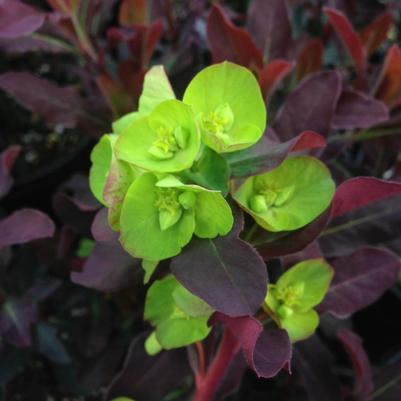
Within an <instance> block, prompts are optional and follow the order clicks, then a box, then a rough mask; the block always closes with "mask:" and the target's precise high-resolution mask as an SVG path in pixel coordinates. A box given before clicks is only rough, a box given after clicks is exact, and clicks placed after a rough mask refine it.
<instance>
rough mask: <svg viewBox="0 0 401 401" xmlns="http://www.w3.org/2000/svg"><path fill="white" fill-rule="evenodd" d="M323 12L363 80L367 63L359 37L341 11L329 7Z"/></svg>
mask: <svg viewBox="0 0 401 401" xmlns="http://www.w3.org/2000/svg"><path fill="white" fill-rule="evenodd" d="M323 11H324V13H325V14H326V15H327V17H328V19H329V22H330V24H331V25H332V27H333V28H334V30H335V32H336V33H337V35H338V36H339V38H340V39H341V41H342V43H343V44H344V46H345V47H346V49H347V50H348V52H349V54H350V55H351V57H352V60H353V61H354V64H355V68H356V70H357V72H358V75H359V76H360V78H362V79H363V78H364V77H365V75H366V69H367V65H368V63H367V58H366V53H365V49H364V48H363V45H362V41H361V39H360V37H359V36H358V34H357V33H356V32H355V30H354V28H353V27H352V25H351V22H350V21H349V20H348V18H347V17H346V16H345V15H344V14H343V13H342V12H341V11H338V10H335V9H334V8H330V7H324V8H323Z"/></svg>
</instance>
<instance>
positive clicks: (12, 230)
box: [0, 209, 55, 248]
mask: <svg viewBox="0 0 401 401" xmlns="http://www.w3.org/2000/svg"><path fill="white" fill-rule="evenodd" d="M54 230H55V226H54V223H53V221H52V220H51V219H50V218H49V217H48V216H47V215H46V214H44V213H42V212H40V211H39V210H33V209H21V210H17V211H16V212H14V213H13V214H11V215H10V216H8V217H6V218H5V219H3V220H0V248H1V247H3V246H9V245H16V244H24V243H26V242H30V241H34V240H36V239H40V238H46V237H51V236H53V234H54Z"/></svg>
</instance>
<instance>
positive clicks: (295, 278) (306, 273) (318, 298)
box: [274, 259, 334, 312]
mask: <svg viewBox="0 0 401 401" xmlns="http://www.w3.org/2000/svg"><path fill="white" fill-rule="evenodd" d="M333 275H334V271H333V268H332V267H331V266H330V265H329V264H328V263H327V262H326V261H325V260H324V259H310V260H305V261H303V262H300V263H297V264H296V265H295V266H293V267H291V268H290V269H289V270H287V271H286V272H285V273H284V274H283V275H282V276H281V277H280V278H279V279H278V281H277V283H276V285H275V288H274V293H275V294H277V293H279V292H280V291H284V290H285V289H286V288H289V287H295V286H299V285H302V291H300V294H299V296H298V297H297V304H296V305H295V306H294V311H297V312H304V311H307V310H309V309H311V308H313V307H314V306H316V305H318V304H319V303H320V302H322V300H323V298H324V296H325V295H326V293H327V291H328V289H329V286H330V282H331V280H332V278H333Z"/></svg>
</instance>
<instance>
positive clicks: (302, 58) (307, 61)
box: [296, 38, 324, 81]
mask: <svg viewBox="0 0 401 401" xmlns="http://www.w3.org/2000/svg"><path fill="white" fill-rule="evenodd" d="M323 51H324V47H323V42H322V40H321V39H318V38H316V39H312V40H310V41H309V42H308V43H307V44H306V45H305V46H304V48H303V49H302V50H301V52H300V53H299V55H298V58H297V68H296V77H297V81H301V80H302V79H303V78H305V77H306V76H307V75H310V74H313V73H314V72H317V71H320V69H321V67H322V64H323Z"/></svg>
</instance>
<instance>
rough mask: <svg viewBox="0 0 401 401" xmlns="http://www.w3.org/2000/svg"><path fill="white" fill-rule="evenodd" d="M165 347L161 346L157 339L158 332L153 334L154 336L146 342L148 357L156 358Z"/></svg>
mask: <svg viewBox="0 0 401 401" xmlns="http://www.w3.org/2000/svg"><path fill="white" fill-rule="evenodd" d="M162 349H163V347H162V346H161V345H160V343H159V341H157V338H156V332H155V331H154V332H152V334H151V335H150V336H149V337H148V338H147V339H146V341H145V351H146V352H147V353H148V355H151V356H154V355H157V354H158V353H159V352H160V351H161V350H162Z"/></svg>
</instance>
